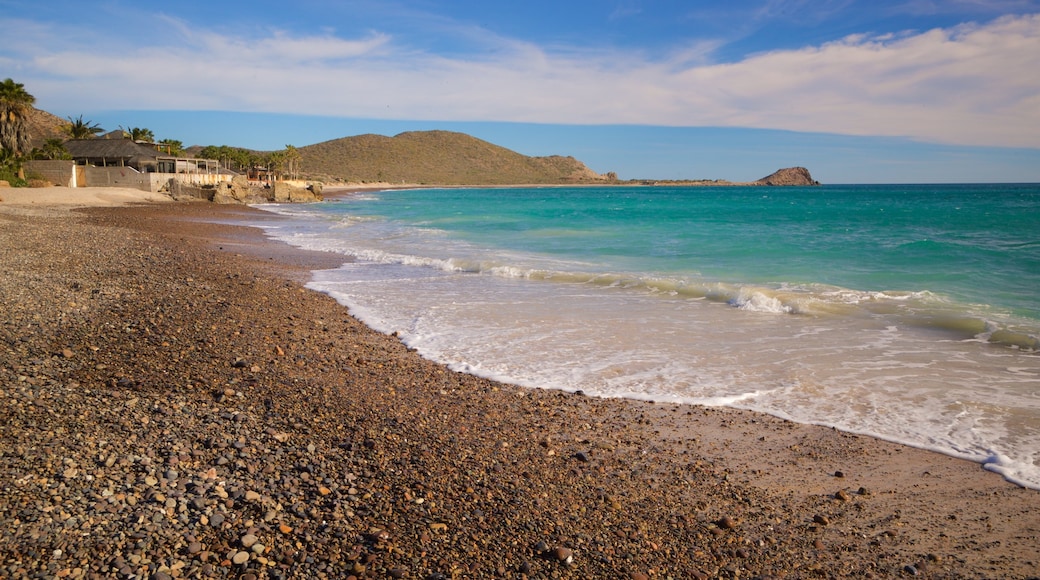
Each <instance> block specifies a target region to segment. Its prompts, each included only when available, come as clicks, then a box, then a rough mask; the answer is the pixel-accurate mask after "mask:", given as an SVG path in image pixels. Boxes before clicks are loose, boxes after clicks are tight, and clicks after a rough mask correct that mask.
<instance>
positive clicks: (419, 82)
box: [0, 0, 1040, 183]
mask: <svg viewBox="0 0 1040 580" xmlns="http://www.w3.org/2000/svg"><path fill="white" fill-rule="evenodd" d="M0 25H2V28H3V30H4V34H3V35H0V78H6V77H11V78H13V79H15V81H16V82H20V83H23V84H24V85H25V86H26V89H27V90H28V91H29V92H30V93H32V94H33V95H35V96H36V97H37V106H38V107H40V108H42V109H44V110H47V111H50V112H52V113H54V114H56V115H59V116H62V117H67V116H72V117H75V116H78V115H80V114H82V115H84V117H85V118H86V119H89V120H92V121H95V122H98V123H100V124H101V125H102V126H103V127H105V128H106V129H116V128H118V127H119V126H123V127H130V126H134V127H147V128H150V129H152V130H153V131H154V132H155V134H156V135H157V136H158V137H159V138H173V139H179V140H181V141H183V142H184V143H185V144H189V145H190V144H203V145H205V144H218V145H219V144H227V145H233V146H241V147H250V148H255V149H265V150H271V149H280V148H282V147H284V145H286V144H293V145H296V146H302V145H308V144H311V143H317V142H320V141H324V140H328V139H335V138H338V137H343V136H347V135H356V134H361V133H380V134H385V135H393V134H396V133H399V132H401V131H408V130H425V129H446V130H454V131H463V132H466V133H469V134H471V135H474V136H476V137H480V138H482V139H486V140H488V141H491V142H493V143H496V144H499V145H502V146H505V147H509V148H511V149H514V150H516V151H519V152H521V153H525V154H528V155H551V154H561V155H573V156H575V157H577V158H578V159H581V160H582V161H585V162H586V163H587V164H588V165H589V166H590V167H591V168H592V169H594V170H596V171H600V172H606V171H616V172H617V173H618V174H619V176H620V177H622V178H626V179H627V178H659V179H701V178H703V179H731V180H750V179H756V178H758V177H762V176H764V175H767V174H769V173H771V172H772V171H773V170H775V169H778V168H780V167H787V166H792V165H803V166H806V167H808V168H809V169H810V170H811V171H812V172H813V175H814V177H816V178H817V179H819V180H821V181H823V182H826V183H863V182H878V183H893V182H943V181H1030V182H1040V73H1038V72H1037V71H1040V0H989V1H987V0H945V1H932V0H874V1H857V0H816V1H809V0H731V1H727V2H721V1H718V2H710V1H700V0H686V1H679V0H658V1H651V0H642V1H641V0H602V1H592V0H563V1H561V0H556V1H554V2H548V1H544V0H526V1H525V2H508V3H507V2H489V1H487V0H456V1H445V0H343V1H338V2H319V1H315V0H296V1H294V2H291V3H286V2H269V1H266V0H251V1H249V2H246V1H228V2H219V1H216V2H214V1H209V2H198V1H196V0H181V1H178V2H153V1H147V0H135V1H130V0H104V1H99V2H83V1H82V0H76V1H71V0H48V1H47V2H39V1H35V2H25V1H22V0H0Z"/></svg>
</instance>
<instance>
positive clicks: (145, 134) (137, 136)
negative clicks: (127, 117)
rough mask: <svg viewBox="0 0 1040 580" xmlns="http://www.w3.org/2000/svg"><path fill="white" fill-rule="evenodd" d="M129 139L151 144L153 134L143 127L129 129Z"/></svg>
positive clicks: (153, 139) (153, 138)
mask: <svg viewBox="0 0 1040 580" xmlns="http://www.w3.org/2000/svg"><path fill="white" fill-rule="evenodd" d="M129 133H130V138H131V139H133V140H134V141H145V142H147V143H152V142H154V141H155V133H152V130H151V129H145V128H143V127H130V131H129Z"/></svg>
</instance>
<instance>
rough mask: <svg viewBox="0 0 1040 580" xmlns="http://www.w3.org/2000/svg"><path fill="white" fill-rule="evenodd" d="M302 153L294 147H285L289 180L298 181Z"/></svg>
mask: <svg viewBox="0 0 1040 580" xmlns="http://www.w3.org/2000/svg"><path fill="white" fill-rule="evenodd" d="M300 159H301V158H300V152H299V150H297V149H296V147H293V146H292V145H286V146H285V165H286V168H285V169H286V173H288V174H289V179H296V178H297V176H298V175H299V172H300Z"/></svg>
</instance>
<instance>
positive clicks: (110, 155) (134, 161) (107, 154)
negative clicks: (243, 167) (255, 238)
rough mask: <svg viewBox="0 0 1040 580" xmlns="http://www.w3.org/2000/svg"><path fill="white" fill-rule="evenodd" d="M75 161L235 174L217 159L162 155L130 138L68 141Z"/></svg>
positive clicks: (142, 170)
mask: <svg viewBox="0 0 1040 580" xmlns="http://www.w3.org/2000/svg"><path fill="white" fill-rule="evenodd" d="M65 150H66V151H68V152H69V155H71V156H72V159H73V160H74V161H75V162H76V165H87V166H94V167H130V168H133V169H134V170H136V171H138V172H140V173H174V174H176V173H193V174H198V173H202V174H214V175H216V174H225V175H234V172H233V171H230V170H228V169H224V168H223V167H221V166H220V162H218V161H217V160H215V159H196V158H182V157H171V156H168V155H162V154H161V152H160V151H158V150H156V149H155V147H153V146H150V145H145V144H143V143H137V142H135V141H131V140H130V139H73V140H71V141H66V142H65Z"/></svg>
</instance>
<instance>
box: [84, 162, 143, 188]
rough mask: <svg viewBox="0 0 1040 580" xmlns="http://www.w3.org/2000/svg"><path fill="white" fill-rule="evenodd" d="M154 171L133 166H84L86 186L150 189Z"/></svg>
mask: <svg viewBox="0 0 1040 580" xmlns="http://www.w3.org/2000/svg"><path fill="white" fill-rule="evenodd" d="M152 175H155V174H154V173H141V172H140V171H137V170H136V169H134V168H133V167H92V166H89V167H85V168H84V176H85V177H86V183H85V184H80V185H81V186H83V185H85V186H86V187H130V188H133V189H140V190H142V191H154V190H153V189H152V179H151V176H152Z"/></svg>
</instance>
